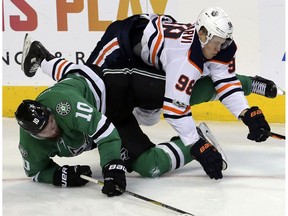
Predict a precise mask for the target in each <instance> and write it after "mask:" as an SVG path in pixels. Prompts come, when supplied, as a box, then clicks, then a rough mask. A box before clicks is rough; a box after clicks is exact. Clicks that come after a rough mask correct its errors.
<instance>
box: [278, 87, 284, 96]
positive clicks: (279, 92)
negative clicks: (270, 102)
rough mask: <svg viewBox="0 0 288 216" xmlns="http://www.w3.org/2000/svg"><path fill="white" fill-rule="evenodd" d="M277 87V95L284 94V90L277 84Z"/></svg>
mask: <svg viewBox="0 0 288 216" xmlns="http://www.w3.org/2000/svg"><path fill="white" fill-rule="evenodd" d="M276 87H277V95H286V92H285V91H284V90H283V89H282V88H280V87H279V86H276Z"/></svg>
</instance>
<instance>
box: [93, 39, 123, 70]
mask: <svg viewBox="0 0 288 216" xmlns="http://www.w3.org/2000/svg"><path fill="white" fill-rule="evenodd" d="M118 45H119V44H118V41H114V42H113V43H111V44H110V45H109V46H108V47H106V48H105V49H104V50H103V53H102V54H101V55H100V56H99V57H98V59H97V61H96V65H98V64H99V63H100V62H101V61H102V60H103V58H104V56H105V55H106V53H107V52H109V50H111V49H112V48H113V47H115V46H118Z"/></svg>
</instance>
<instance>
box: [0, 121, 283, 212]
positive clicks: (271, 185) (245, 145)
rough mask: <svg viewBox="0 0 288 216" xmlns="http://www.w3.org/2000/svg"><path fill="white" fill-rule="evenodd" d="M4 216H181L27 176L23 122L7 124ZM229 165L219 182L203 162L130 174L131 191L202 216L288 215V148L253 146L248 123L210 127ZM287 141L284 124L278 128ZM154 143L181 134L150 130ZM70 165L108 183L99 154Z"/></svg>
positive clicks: (161, 127) (273, 142)
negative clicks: (151, 175)
mask: <svg viewBox="0 0 288 216" xmlns="http://www.w3.org/2000/svg"><path fill="white" fill-rule="evenodd" d="M2 122H3V146H2V154H3V169H2V170H3V173H2V174H3V184H2V190H3V215H4V216H56V215H57V216H62V215H68V216H80V215H81V216H94V215H95V216H96V215H97V216H122V215H123V216H164V215H166V216H170V215H171V216H172V215H178V213H177V212H174V211H171V210H169V209H167V208H164V207H160V206H157V205H155V204H152V203H149V202H147V201H143V200H140V199H137V198H135V197H132V196H129V195H123V196H120V197H113V198H107V197H106V196H105V195H103V194H102V193H101V187H100V186H99V185H97V184H94V183H88V184H87V185H86V186H85V187H81V188H57V187H54V186H53V185H47V184H41V183H34V182H32V181H31V180H30V179H29V178H27V177H26V176H25V173H24V170H23V168H22V159H21V155H20V153H19V151H18V149H17V144H18V126H17V124H16V121H15V119H7V118H3V120H2ZM206 123H207V125H208V126H209V128H210V129H211V130H212V131H213V133H214V135H215V136H216V138H217V139H218V141H219V143H220V144H221V147H222V149H223V150H224V151H225V154H226V156H227V158H228V169H227V170H226V171H224V178H223V179H222V180H218V181H215V180H211V179H209V177H207V176H206V174H205V173H204V171H203V169H202V167H201V166H200V164H199V163H198V162H195V161H193V162H191V163H190V164H188V165H186V166H184V167H182V168H180V169H178V170H176V171H173V172H171V173H169V174H166V175H164V176H162V177H160V178H156V179H148V178H142V177H139V175H138V174H137V173H128V174H127V183H128V186H127V190H129V191H132V192H134V193H137V194H140V195H142V196H146V197H149V198H151V199H154V200H156V201H159V202H162V203H164V204H167V205H170V206H173V207H175V208H178V209H181V210H184V211H187V212H190V213H192V214H194V215H195V216H284V215H285V141H283V140H277V139H273V138H269V139H268V140H267V141H266V142H265V143H255V142H252V141H249V140H247V139H246V136H247V127H246V126H245V125H243V124H242V123H241V122H229V123H226V122H206ZM271 128H272V131H273V132H276V133H280V134H284V133H285V125H284V124H271ZM143 130H144V131H146V132H147V134H148V135H149V137H151V139H152V140H153V141H154V142H163V141H167V140H169V139H170V138H171V137H172V136H173V135H175V132H174V131H173V130H172V128H171V127H170V126H169V125H168V124H167V123H166V122H165V121H164V120H162V121H161V122H160V123H159V124H157V125H156V126H153V127H143ZM55 161H56V162H58V163H59V164H61V165H64V164H71V165H76V164H88V165H90V166H91V167H92V172H93V177H94V178H98V179H100V180H102V179H101V169H100V166H99V155H98V152H97V150H93V151H90V152H85V153H83V154H82V155H80V156H78V157H74V158H56V159H55Z"/></svg>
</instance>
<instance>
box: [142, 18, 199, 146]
mask: <svg viewBox="0 0 288 216" xmlns="http://www.w3.org/2000/svg"><path fill="white" fill-rule="evenodd" d="M143 34H144V35H143V38H142V47H143V48H142V53H141V58H142V59H143V61H144V62H146V63H147V64H149V65H152V66H155V67H156V68H158V69H161V70H164V71H165V73H166V84H165V85H166V86H165V94H164V103H163V114H164V118H165V119H166V120H167V121H168V122H169V123H170V124H171V125H172V127H173V128H174V129H175V130H176V131H177V133H178V134H179V136H180V138H181V140H182V141H183V143H184V144H185V145H192V144H194V143H195V142H196V141H197V140H199V136H198V133H197V130H196V125H195V123H194V120H193V118H192V113H191V109H190V104H189V101H190V97H191V94H192V89H193V86H194V83H195V82H196V81H197V80H198V79H199V78H200V77H201V73H202V71H203V56H202V52H201V45H200V42H199V39H198V37H197V38H196V39H195V38H194V36H195V26H194V25H192V24H179V23H175V22H172V20H171V19H169V17H168V18H167V17H166V16H158V15H155V14H154V15H150V22H149V23H148V25H147V27H146V28H145V30H144V33H143ZM194 39H195V40H194ZM193 41H195V43H192V42H193ZM191 46H195V47H194V48H195V49H196V50H197V51H195V52H198V53H200V54H201V55H200V57H199V56H197V57H195V58H192V60H191V59H190V55H191V53H190V51H189V50H190V47H191ZM199 59H200V61H199Z"/></svg>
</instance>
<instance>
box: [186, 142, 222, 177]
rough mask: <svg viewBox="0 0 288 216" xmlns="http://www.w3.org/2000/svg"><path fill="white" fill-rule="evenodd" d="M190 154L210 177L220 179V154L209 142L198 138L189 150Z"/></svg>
mask: <svg viewBox="0 0 288 216" xmlns="http://www.w3.org/2000/svg"><path fill="white" fill-rule="evenodd" d="M190 154H191V155H192V157H194V158H195V159H196V160H197V161H198V162H199V163H200V164H201V165H202V167H203V169H204V171H205V172H206V174H207V175H208V176H209V177H210V179H216V180H217V179H222V178H223V175H222V155H221V154H220V153H219V152H218V150H217V149H216V148H215V147H214V146H213V145H212V144H211V143H209V142H207V141H205V140H204V139H202V138H200V139H199V140H198V141H197V142H196V143H195V144H194V145H193V146H192V147H191V150H190Z"/></svg>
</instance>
